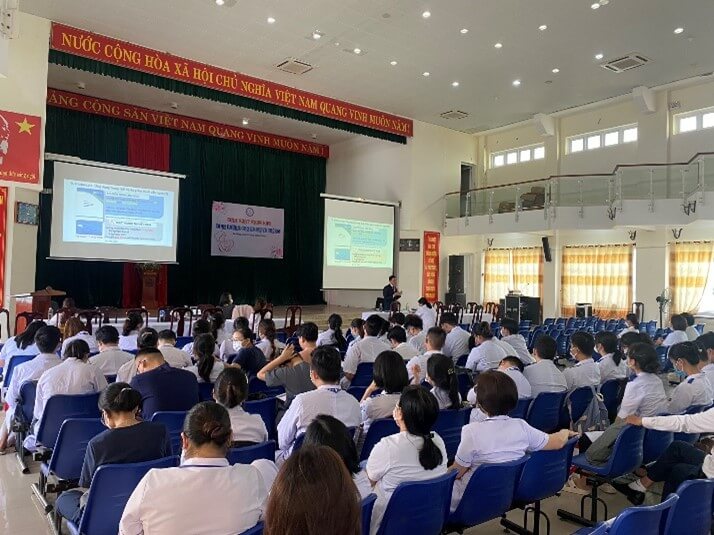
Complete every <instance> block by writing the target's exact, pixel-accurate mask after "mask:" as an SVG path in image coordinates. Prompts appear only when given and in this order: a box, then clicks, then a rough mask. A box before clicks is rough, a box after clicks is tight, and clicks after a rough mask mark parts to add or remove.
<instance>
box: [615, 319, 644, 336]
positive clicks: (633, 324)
mask: <svg viewBox="0 0 714 535" xmlns="http://www.w3.org/2000/svg"><path fill="white" fill-rule="evenodd" d="M625 325H627V327H625V328H624V329H622V330H621V331H620V332H619V333H617V337H618V338H620V337H621V336H622V335H623V334H625V333H638V332H640V322H639V320H638V319H637V314H632V313H630V314H628V315H627V316H625Z"/></svg>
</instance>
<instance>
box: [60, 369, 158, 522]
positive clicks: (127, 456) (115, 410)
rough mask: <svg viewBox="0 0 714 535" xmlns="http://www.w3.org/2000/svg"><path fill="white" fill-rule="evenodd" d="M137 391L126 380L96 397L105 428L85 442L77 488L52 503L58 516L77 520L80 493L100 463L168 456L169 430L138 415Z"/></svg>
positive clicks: (116, 462)
mask: <svg viewBox="0 0 714 535" xmlns="http://www.w3.org/2000/svg"><path fill="white" fill-rule="evenodd" d="M140 408H141V394H140V393H139V392H137V391H136V390H134V389H133V388H131V387H130V386H129V385H128V384H127V383H113V384H110V385H109V386H108V387H107V388H105V389H104V391H103V392H102V393H101V395H100V396H99V410H101V411H102V422H103V423H104V425H106V426H107V427H108V428H109V429H107V430H106V431H103V432H102V433H99V434H98V435H97V436H95V437H94V438H93V439H92V440H90V441H89V443H88V444H87V451H86V453H85V455H84V463H83V464H82V475H81V477H80V479H79V486H80V488H78V489H72V490H68V491H65V492H63V493H62V494H61V495H60V496H59V497H58V498H57V502H56V504H55V509H56V512H57V514H58V515H60V516H62V517H64V518H66V519H67V520H71V521H72V522H75V523H77V524H78V523H79V521H80V520H81V518H82V512H83V509H84V507H83V505H82V504H81V502H82V496H83V494H84V493H85V492H86V491H87V489H89V485H90V484H91V482H92V478H93V477H94V473H95V472H96V471H97V468H99V467H100V466H102V465H104V464H124V463H140V462H144V461H151V460H153V459H161V458H162V457H168V456H170V455H171V443H170V441H169V433H168V431H167V430H166V427H165V426H164V425H163V424H159V423H154V422H143V421H141V420H140V419H139V418H138V413H139V409H140Z"/></svg>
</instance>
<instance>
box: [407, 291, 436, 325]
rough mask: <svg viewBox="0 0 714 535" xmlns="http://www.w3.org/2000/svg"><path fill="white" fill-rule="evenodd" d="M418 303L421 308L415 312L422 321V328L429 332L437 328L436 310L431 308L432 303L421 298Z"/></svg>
mask: <svg viewBox="0 0 714 535" xmlns="http://www.w3.org/2000/svg"><path fill="white" fill-rule="evenodd" d="M417 303H418V305H419V306H418V307H417V309H416V310H415V311H414V315H415V316H418V317H419V318H420V319H421V321H422V327H421V328H422V329H424V330H427V331H428V330H429V329H431V328H432V327H436V310H434V307H432V306H431V303H429V301H428V300H427V298H426V297H420V298H419V301H417ZM405 327H406V325H405Z"/></svg>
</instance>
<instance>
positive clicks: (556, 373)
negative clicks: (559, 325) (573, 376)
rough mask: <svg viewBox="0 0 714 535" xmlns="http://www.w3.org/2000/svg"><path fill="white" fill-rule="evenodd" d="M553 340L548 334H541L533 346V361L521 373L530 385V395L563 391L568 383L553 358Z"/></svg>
mask: <svg viewBox="0 0 714 535" xmlns="http://www.w3.org/2000/svg"><path fill="white" fill-rule="evenodd" d="M557 348H558V346H557V344H556V343H555V340H554V339H553V338H552V337H550V336H548V335H545V334H544V335H541V336H540V338H538V340H537V341H536V343H535V346H534V347H533V358H534V359H535V363H533V364H531V365H530V366H526V367H525V369H524V370H523V375H524V376H525V378H526V379H528V382H529V383H530V385H531V395H532V396H533V397H536V396H537V395H538V394H540V393H542V392H563V391H564V390H567V389H568V383H567V381H566V380H565V376H564V375H563V372H561V371H560V370H559V369H558V368H557V366H556V365H555V363H554V362H553V360H554V359H555V356H556V355H555V354H556V351H557Z"/></svg>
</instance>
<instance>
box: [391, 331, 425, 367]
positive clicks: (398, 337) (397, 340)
mask: <svg viewBox="0 0 714 535" xmlns="http://www.w3.org/2000/svg"><path fill="white" fill-rule="evenodd" d="M387 339H388V340H389V344H390V345H391V346H392V350H394V351H396V352H397V353H399V354H400V355H401V356H402V358H403V359H404V360H409V359H411V358H412V357H416V356H417V355H418V354H419V350H418V349H417V348H416V347H414V346H413V345H410V344H408V343H407V333H406V332H405V331H404V329H403V328H401V327H398V326H397V327H392V328H391V329H389V332H388V333H387Z"/></svg>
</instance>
